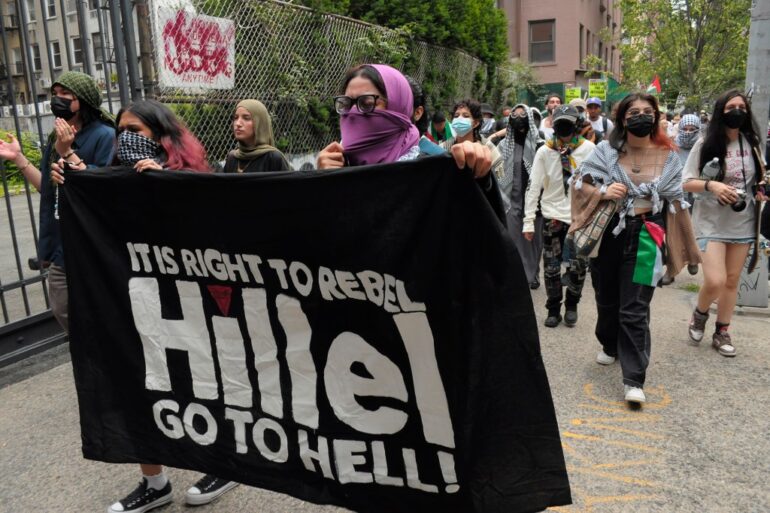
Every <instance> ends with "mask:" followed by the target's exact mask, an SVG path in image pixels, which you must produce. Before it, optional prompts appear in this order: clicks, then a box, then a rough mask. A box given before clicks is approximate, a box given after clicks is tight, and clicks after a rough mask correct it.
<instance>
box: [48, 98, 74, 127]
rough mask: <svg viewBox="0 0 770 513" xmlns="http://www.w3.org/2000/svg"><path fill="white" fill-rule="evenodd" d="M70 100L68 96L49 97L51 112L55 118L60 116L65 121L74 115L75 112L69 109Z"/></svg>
mask: <svg viewBox="0 0 770 513" xmlns="http://www.w3.org/2000/svg"><path fill="white" fill-rule="evenodd" d="M71 104H72V100H70V99H68V98H62V97H60V96H54V97H53V98H52V99H51V112H53V115H54V116H56V117H57V118H62V119H63V120H65V121H69V120H70V119H72V118H73V117H74V116H75V113H74V112H72V111H71V110H70V105H71Z"/></svg>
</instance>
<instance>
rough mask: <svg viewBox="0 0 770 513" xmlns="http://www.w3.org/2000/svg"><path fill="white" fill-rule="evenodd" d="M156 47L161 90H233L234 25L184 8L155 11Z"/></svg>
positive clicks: (222, 19)
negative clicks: (172, 88) (166, 88)
mask: <svg viewBox="0 0 770 513" xmlns="http://www.w3.org/2000/svg"><path fill="white" fill-rule="evenodd" d="M156 20H157V25H156V27H157V28H156V31H155V48H156V55H157V60H156V62H157V67H158V84H159V85H160V87H174V88H184V89H232V88H233V86H234V85H235V23H233V21H232V20H228V19H226V18H215V17H213V16H206V15H203V14H195V13H192V12H190V11H189V10H185V9H163V8H161V9H158V11H157V18H156Z"/></svg>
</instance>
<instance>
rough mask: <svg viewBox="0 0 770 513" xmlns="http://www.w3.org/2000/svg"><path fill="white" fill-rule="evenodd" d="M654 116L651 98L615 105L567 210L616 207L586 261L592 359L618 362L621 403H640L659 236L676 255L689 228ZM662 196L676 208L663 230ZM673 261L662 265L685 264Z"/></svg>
mask: <svg viewBox="0 0 770 513" xmlns="http://www.w3.org/2000/svg"><path fill="white" fill-rule="evenodd" d="M660 120H661V113H660V110H659V109H658V102H657V100H656V99H655V97H654V96H651V95H648V94H644V93H635V94H630V95H628V96H626V98H624V99H623V100H622V101H621V102H620V104H619V106H618V114H617V119H616V125H615V128H614V130H613V131H612V132H610V135H609V139H608V140H605V141H602V142H601V143H599V145H598V146H597V147H596V149H595V150H594V152H593V153H592V154H591V155H590V156H589V157H588V158H587V159H586V160H585V161H584V162H583V164H582V166H581V167H580V169H579V174H578V175H577V178H576V180H575V181H574V184H573V207H574V205H579V204H586V205H590V204H593V205H594V207H595V206H596V205H597V203H598V202H599V201H601V200H610V201H614V202H617V205H618V212H617V213H615V214H614V215H613V216H612V218H611V219H610V220H609V222H608V223H607V224H606V226H605V231H604V234H603V237H602V239H601V243H600V244H601V245H600V247H599V252H598V256H597V257H596V258H593V259H592V260H591V279H592V281H593V285H594V291H595V294H596V308H597V313H598V318H597V322H596V336H597V338H598V339H599V342H600V343H601V345H602V350H601V351H599V354H598V355H597V358H596V361H597V362H598V363H600V364H602V365H610V364H612V363H614V362H615V360H616V359H618V358H619V359H620V367H621V370H622V373H623V384H624V392H625V400H626V401H628V402H631V403H637V404H638V403H643V402H645V400H646V398H645V395H644V391H643V387H644V382H645V376H646V371H647V366H648V365H649V361H650V346H651V339H650V302H651V301H652V295H653V293H654V291H655V286H656V285H657V284H658V281H659V280H660V278H661V277H662V276H663V270H662V265H661V264H662V258H661V253H662V246H663V239H664V238H665V240H666V243H667V245H668V248H669V255H672V254H674V255H681V254H682V253H683V252H685V250H683V249H682V248H683V246H685V245H686V241H687V240H688V238H687V230H688V229H689V231H690V232H691V231H692V228H691V226H690V225H689V217H688V215H687V210H686V206H687V205H686V202H684V201H683V192H682V180H681V175H682V164H681V162H680V161H679V157H678V155H677V153H676V151H674V146H673V144H672V143H671V141H670V139H669V138H668V137H667V136H666V135H665V134H664V133H663V132H662V131H661V129H660ZM586 198H589V200H586ZM665 201H667V202H669V204H670V205H671V206H670V208H672V209H673V211H675V212H676V215H671V216H670V217H669V218H668V219H667V221H666V222H667V226H668V234H666V230H664V228H663V226H664V202H665ZM591 202H593V203H591ZM591 213H592V212H590V211H583V212H580V211H578V212H576V213H573V227H574V228H573V229H578V228H580V227H581V226H583V225H585V224H586V222H587V220H588V219H589V218H590V216H591ZM691 251H692V249H691ZM695 255H696V257H697V251H695ZM678 260H681V258H680V259H678ZM678 260H677V259H674V260H673V261H672V260H669V261H668V262H667V264H668V266H669V267H675V266H677V265H679V266H681V265H683V264H682V263H681V262H680V261H678ZM680 269H681V267H680Z"/></svg>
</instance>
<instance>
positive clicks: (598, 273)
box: [591, 214, 663, 387]
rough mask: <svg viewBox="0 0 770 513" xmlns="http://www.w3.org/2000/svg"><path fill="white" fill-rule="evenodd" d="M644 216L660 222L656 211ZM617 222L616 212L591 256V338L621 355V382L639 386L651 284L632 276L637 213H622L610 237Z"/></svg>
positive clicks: (646, 352) (646, 357)
mask: <svg viewBox="0 0 770 513" xmlns="http://www.w3.org/2000/svg"><path fill="white" fill-rule="evenodd" d="M646 219H647V220H648V221H652V222H654V223H656V224H660V225H662V224H663V217H662V215H661V214H656V215H654V216H649V215H648V216H646ZM617 224H618V215H617V214H615V216H614V217H613V218H612V220H611V221H610V224H609V226H607V229H606V230H605V232H604V235H603V237H602V242H601V247H600V248H599V255H598V256H597V257H596V258H594V259H592V260H591V281H592V282H593V286H594V292H595V294H596V310H597V314H598V315H597V321H596V338H598V339H599V342H600V343H601V344H602V347H603V348H604V352H605V353H606V354H608V355H610V356H615V357H617V358H618V360H620V368H621V370H622V372H623V383H625V384H626V385H630V386H634V387H642V386H644V378H645V374H646V372H647V366H648V365H649V363H650V302H651V301H652V295H653V293H654V292H655V287H650V286H647V285H639V284H637V283H634V282H633V276H634V266H635V265H636V252H637V249H638V247H639V231H640V230H641V228H642V226H643V219H642V217H641V216H639V217H627V218H626V228H625V230H623V231H622V232H620V234H618V236H617V237H615V236H614V235H613V234H612V230H613V229H614V228H615V226H617Z"/></svg>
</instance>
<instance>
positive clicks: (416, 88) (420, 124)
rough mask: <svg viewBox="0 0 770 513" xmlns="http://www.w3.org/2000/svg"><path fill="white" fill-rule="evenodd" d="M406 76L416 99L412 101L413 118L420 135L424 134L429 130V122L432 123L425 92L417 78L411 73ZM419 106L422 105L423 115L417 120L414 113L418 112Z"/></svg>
mask: <svg viewBox="0 0 770 513" xmlns="http://www.w3.org/2000/svg"><path fill="white" fill-rule="evenodd" d="M404 77H405V78H406V81H407V82H409V87H410V88H411V89H412V98H413V99H414V101H413V102H412V107H413V110H412V120H413V121H414V124H415V126H416V127H417V130H419V132H420V135H422V134H424V133H425V132H427V131H428V124H429V123H430V120H428V112H427V110H426V109H425V93H423V91H422V87H421V86H420V84H418V83H417V81H416V80H415V79H413V78H412V77H410V76H409V75H404ZM417 107H422V117H421V118H420V119H417V120H415V119H414V115H415V113H416V112H417Z"/></svg>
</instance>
